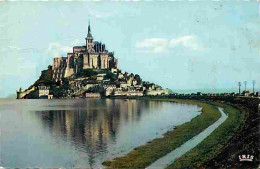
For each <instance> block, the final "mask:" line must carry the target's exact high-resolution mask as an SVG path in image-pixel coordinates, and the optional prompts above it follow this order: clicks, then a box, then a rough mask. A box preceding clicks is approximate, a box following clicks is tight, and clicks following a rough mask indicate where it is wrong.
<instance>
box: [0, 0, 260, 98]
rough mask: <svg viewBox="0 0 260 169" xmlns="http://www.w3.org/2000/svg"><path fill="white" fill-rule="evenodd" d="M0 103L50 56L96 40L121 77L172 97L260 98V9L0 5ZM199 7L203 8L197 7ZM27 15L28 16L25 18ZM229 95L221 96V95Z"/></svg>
mask: <svg viewBox="0 0 260 169" xmlns="http://www.w3.org/2000/svg"><path fill="white" fill-rule="evenodd" d="M1 3H2V4H1V6H0V11H1V14H2V15H0V20H1V21H2V22H0V28H1V29H0V39H1V41H0V55H1V56H0V58H1V60H2V61H1V62H0V97H2V98H3V97H8V96H10V95H12V94H13V93H15V91H16V90H18V89H19V88H20V87H22V88H23V89H26V88H28V87H29V86H30V85H32V84H33V83H34V82H35V81H36V80H37V79H38V78H39V76H40V73H41V71H42V70H44V69H47V67H48V65H50V64H52V60H53V58H54V57H61V56H66V53H67V52H71V51H72V47H73V46H75V45H84V43H85V39H84V38H85V37H86V35H87V25H88V20H89V19H90V21H91V29H92V35H93V37H94V40H97V41H102V42H103V43H105V44H106V47H107V48H108V50H109V51H114V52H115V57H116V58H118V61H119V68H120V69H121V70H122V71H127V72H130V73H135V74H139V75H140V76H141V78H142V79H143V80H144V81H150V82H153V83H156V84H158V85H160V86H162V87H163V88H169V89H171V90H173V92H175V91H193V92H197V91H198V90H201V91H202V92H203V90H205V91H212V92H213V91H221V90H223V91H229V90H230V92H237V91H238V87H237V84H238V82H239V81H241V82H242V87H241V89H242V90H243V89H244V87H243V82H244V81H247V89H249V90H250V91H252V81H253V80H256V86H255V88H258V89H257V90H258V91H259V82H260V74H259V72H260V66H259V65H260V55H259V54H260V48H259V46H260V44H259V37H260V36H259V35H260V29H259V26H260V22H259V9H258V7H259V4H258V3H257V2H256V1H246V2H243V3H242V2H230V1H229V2H213V1H212V2H208V1H207V2H206V1H205V2H189V1H187V2H184V1H183V2H132V3H127V2H112V1H111V2H65V1H64V2H7V1H6V2H1ZM202 3H203V4H202ZM28 11H30V12H28ZM226 89H227V90H226Z"/></svg>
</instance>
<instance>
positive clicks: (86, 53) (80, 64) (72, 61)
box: [52, 25, 118, 82]
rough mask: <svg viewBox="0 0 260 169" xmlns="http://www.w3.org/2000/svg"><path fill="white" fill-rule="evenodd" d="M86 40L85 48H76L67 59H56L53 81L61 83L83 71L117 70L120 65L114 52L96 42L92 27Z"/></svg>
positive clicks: (53, 68) (89, 28)
mask: <svg viewBox="0 0 260 169" xmlns="http://www.w3.org/2000/svg"><path fill="white" fill-rule="evenodd" d="M85 40H86V45H85V46H74V47H73V52H72V53H67V57H58V58H54V60H53V64H52V71H53V80H55V81H56V82H57V81H61V80H62V78H66V77H70V76H71V75H74V74H77V73H78V72H80V71H81V70H83V69H111V68H117V66H118V63H117V59H116V58H115V57H114V52H109V51H108V50H106V46H105V44H102V43H101V42H98V41H94V39H93V37H92V34H91V27H90V25H89V26H88V34H87V37H86V38H85Z"/></svg>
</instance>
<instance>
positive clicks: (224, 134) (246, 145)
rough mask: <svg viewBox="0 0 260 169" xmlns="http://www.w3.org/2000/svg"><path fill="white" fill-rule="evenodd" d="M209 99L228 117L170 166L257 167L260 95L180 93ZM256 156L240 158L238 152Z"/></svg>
mask: <svg viewBox="0 0 260 169" xmlns="http://www.w3.org/2000/svg"><path fill="white" fill-rule="evenodd" d="M179 98H181V99H193V100H194V99H196V100H204V101H205V100H207V101H211V102H213V103H214V104H215V105H217V106H222V107H223V108H224V109H225V111H226V112H227V113H228V116H229V117H228V119H227V120H226V121H225V122H224V123H223V124H222V125H221V126H220V127H218V128H217V129H216V130H215V131H214V132H213V133H212V134H211V135H210V136H209V137H207V138H206V139H205V140H204V141H202V142H201V143H200V144H199V145H198V146H196V147H195V148H194V149H192V150H191V151H189V152H187V153H186V154H185V155H183V156H182V157H180V158H179V159H177V160H176V161H175V162H174V163H173V164H172V165H170V166H169V167H168V168H174V169H175V168H201V169H203V168H258V167H259V164H260V161H259V159H260V158H259V157H260V151H259V150H260V144H259V143H260V118H259V117H260V112H259V104H260V100H259V99H258V98H246V97H221V96H220V97H207V96H200V97H179ZM241 155H249V156H253V157H254V158H253V160H252V161H240V159H239V156H241Z"/></svg>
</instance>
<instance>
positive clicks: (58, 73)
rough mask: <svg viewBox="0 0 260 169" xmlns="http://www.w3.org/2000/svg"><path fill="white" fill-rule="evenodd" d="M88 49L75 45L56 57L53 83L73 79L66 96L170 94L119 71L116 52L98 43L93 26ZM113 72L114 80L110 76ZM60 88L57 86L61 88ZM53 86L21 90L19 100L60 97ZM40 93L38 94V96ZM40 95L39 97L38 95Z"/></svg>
mask: <svg viewBox="0 0 260 169" xmlns="http://www.w3.org/2000/svg"><path fill="white" fill-rule="evenodd" d="M85 40H86V44H85V45H84V46H74V47H73V52H72V53H67V57H58V58H54V60H53V64H52V66H50V67H48V70H49V71H51V73H50V74H51V76H50V77H51V81H52V82H60V83H57V84H60V85H63V81H64V79H69V84H68V85H69V89H68V90H66V91H64V96H62V97H100V96H101V95H104V96H144V95H150V96H151V95H152V96H153V95H167V94H168V89H165V90H164V89H162V88H161V87H160V86H157V85H155V84H153V83H149V82H142V80H141V78H140V77H139V75H134V74H129V73H127V72H125V73H122V72H121V71H120V70H119V69H118V61H117V59H116V58H115V57H114V53H113V52H109V51H108V50H107V49H106V46H105V44H102V43H101V42H97V41H94V39H93V37H92V34H91V27H90V24H89V26H88V34H87V37H86V38H85ZM85 70H86V71H88V70H92V71H94V72H96V73H97V75H94V76H82V75H81V73H82V72H84V71H85ZM108 72H109V73H112V74H113V77H114V79H113V80H111V79H110V78H108V77H107V73H108ZM47 73H48V71H47V70H46V71H42V75H41V77H43V79H44V77H47V75H48V74H47ZM59 87H60V86H57V88H59ZM50 91H51V90H50V86H44V85H43V86H33V87H32V88H29V89H27V90H25V91H22V90H19V91H17V98H18V99H21V98H28V97H32V94H30V93H32V92H33V93H34V94H33V97H36V98H49V99H50V98H52V97H56V96H55V95H53V93H52V92H50ZM35 93H36V94H35ZM35 95H37V96H35Z"/></svg>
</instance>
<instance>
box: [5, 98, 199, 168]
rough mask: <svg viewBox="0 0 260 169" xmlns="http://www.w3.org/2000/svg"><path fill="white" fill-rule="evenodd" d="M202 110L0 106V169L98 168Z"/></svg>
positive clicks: (119, 103) (118, 103)
mask: <svg viewBox="0 0 260 169" xmlns="http://www.w3.org/2000/svg"><path fill="white" fill-rule="evenodd" d="M200 110H201V108H200V107H198V106H196V105H186V104H180V103H173V102H162V101H145V100H120V99H115V100H113V99H74V100H73V99H64V100H13V99H1V100H0V130H1V137H0V166H3V167H12V168H14V167H20V168H25V167H89V168H99V167H102V164H101V163H102V162H103V161H105V160H108V159H113V158H115V157H117V156H122V155H125V154H126V153H128V152H130V151H131V150H133V149H134V148H135V147H137V146H140V145H143V144H145V143H146V142H148V141H150V140H152V139H154V138H158V137H161V135H162V134H163V133H165V132H167V131H168V130H172V129H173V128H174V126H177V125H180V124H183V123H185V122H187V121H190V120H191V119H192V118H194V117H195V116H197V115H199V114H200Z"/></svg>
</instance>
